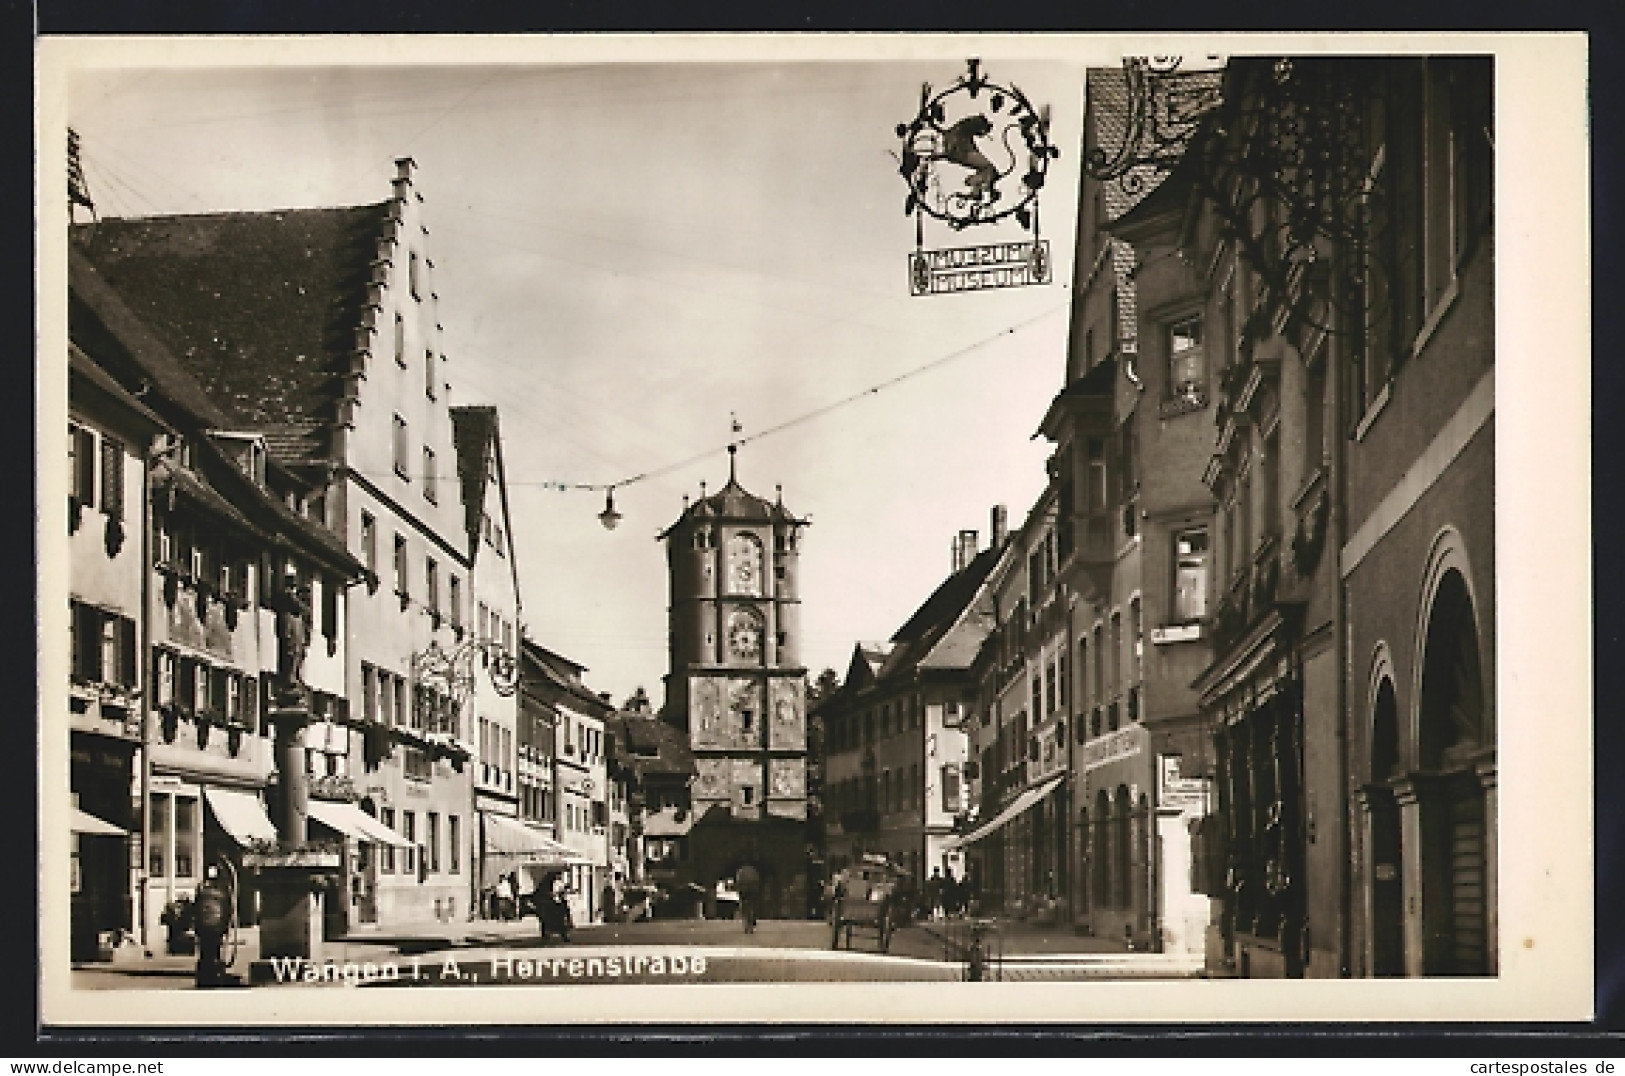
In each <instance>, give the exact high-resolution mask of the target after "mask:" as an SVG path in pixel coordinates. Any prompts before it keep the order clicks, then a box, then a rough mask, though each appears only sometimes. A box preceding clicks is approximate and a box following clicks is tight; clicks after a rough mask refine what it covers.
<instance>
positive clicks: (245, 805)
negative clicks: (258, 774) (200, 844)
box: [203, 788, 276, 848]
mask: <svg viewBox="0 0 1625 1076" xmlns="http://www.w3.org/2000/svg"><path fill="white" fill-rule="evenodd" d="M203 795H204V797H205V798H206V799H208V801H209V809H210V810H212V811H213V812H214V820H215V821H216V822H219V823H220V828H221V829H223V830H225V831H226V832H227V833H229V834H230V835H231V839H232V840H234V841H236V842H237V843H238V844H240V845H242V846H243V847H244V848H247V847H248V846H249V845H251V844H253V843H254V842H255V841H271V842H273V843H274V842H275V841H276V827H275V826H273V825H272V824H271V820H270V819H269V818H267V817H266V816H265V807H264V805H263V804H261V803H260V798H259V797H258V796H256V795H255V794H254V793H252V792H243V791H241V790H239V789H234V788H210V789H205V790H204V793H203Z"/></svg>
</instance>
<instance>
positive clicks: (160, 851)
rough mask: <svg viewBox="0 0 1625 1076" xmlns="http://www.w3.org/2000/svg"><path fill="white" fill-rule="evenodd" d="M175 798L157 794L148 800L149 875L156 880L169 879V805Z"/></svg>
mask: <svg viewBox="0 0 1625 1076" xmlns="http://www.w3.org/2000/svg"><path fill="white" fill-rule="evenodd" d="M172 802H174V798H173V797H172V796H170V795H169V794H168V793H163V792H155V793H153V794H152V796H151V797H150V798H149V799H148V815H149V821H148V825H149V827H150V828H149V829H148V831H147V873H148V874H149V875H151V876H152V877H154V878H168V877H169V805H170V804H171V803H172Z"/></svg>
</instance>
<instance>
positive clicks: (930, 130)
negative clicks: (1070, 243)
mask: <svg viewBox="0 0 1625 1076" xmlns="http://www.w3.org/2000/svg"><path fill="white" fill-rule="evenodd" d="M966 68H967V70H966V72H965V74H963V75H961V76H960V77H959V78H958V79H957V80H955V81H954V82H953V83H952V84H951V85H949V86H948V87H947V88H945V89H942V90H939V91H936V92H933V91H932V88H931V84H930V83H926V84H925V85H924V86H922V87H921V88H920V109H919V112H918V113H917V114H916V115H915V117H914V118H913V119H912V120H911V121H909V122H907V123H900V124H898V125H897V137H898V138H900V139H902V142H903V146H902V153H901V154H900V156H899V158H898V160H899V167H898V173H899V174H900V175H901V176H902V177H903V180H904V182H905V183H907V185H908V195H907V197H906V198H905V200H904V202H903V212H904V213H905V214H906V215H909V216H912V217H914V242H915V251H914V253H913V254H912V255H910V257H909V266H908V269H909V273H908V276H909V290H910V291H911V292H912V293H913V294H915V295H939V294H944V293H948V292H957V291H976V290H981V289H984V288H1008V287H1017V286H1020V285H1024V284H1047V283H1049V281H1050V279H1051V272H1050V258H1049V244H1048V243H1047V242H1045V241H1044V240H1043V239H1041V238H1039V231H1038V201H1039V192H1040V191H1041V190H1042V189H1043V187H1044V181H1045V177H1046V175H1047V174H1048V171H1049V162H1050V161H1051V160H1054V159H1055V158H1056V157H1059V156H1060V150H1058V149H1056V148H1055V147H1054V146H1052V145H1050V141H1049V124H1050V119H1049V107H1048V106H1047V105H1046V106H1044V107H1042V108H1038V109H1035V108H1034V107H1033V105H1032V103H1031V102H1030V101H1028V100H1027V97H1026V95H1025V94H1023V93H1022V92H1021V91H1020V90H1019V89H1017V88H1016V87H1014V86H1011V85H1004V84H1001V83H997V82H994V81H992V80H991V79H989V78H988V77H987V76H986V75H984V74H982V71H981V61H979V60H970V61H968V63H967V65H966ZM926 217H930V218H932V219H933V220H937V221H940V222H942V223H943V224H946V225H947V226H948V227H949V228H951V229H953V230H954V231H956V232H957V231H963V230H965V229H966V228H971V227H976V226H980V225H989V224H998V223H1000V222H1003V221H1006V220H1013V221H1015V222H1016V223H1017V224H1018V225H1020V226H1021V227H1022V228H1023V229H1025V230H1027V231H1030V232H1032V235H1033V238H1032V239H1031V240H1029V241H1025V242H1018V243H992V244H985V245H982V246H975V247H963V248H957V249H949V250H931V251H928V250H926V249H925V218H926Z"/></svg>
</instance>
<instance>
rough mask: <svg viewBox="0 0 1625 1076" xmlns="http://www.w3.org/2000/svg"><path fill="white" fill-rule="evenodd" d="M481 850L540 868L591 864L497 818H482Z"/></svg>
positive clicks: (539, 835) (519, 824) (521, 825)
mask: <svg viewBox="0 0 1625 1076" xmlns="http://www.w3.org/2000/svg"><path fill="white" fill-rule="evenodd" d="M485 850H486V852H488V853H490V854H491V855H497V856H508V857H511V858H513V859H516V860H519V861H521V862H524V863H535V864H541V865H543V866H557V867H562V866H567V865H568V864H571V863H582V864H588V863H591V862H592V860H590V859H588V858H587V857H586V856H583V855H581V854H580V853H579V852H576V851H575V850H573V849H571V848H570V847H569V846H567V845H563V844H560V843H559V842H558V841H555V840H553V839H552V838H551V837H549V836H548V835H547V834H545V833H540V832H538V831H537V830H534V829H531V828H530V827H529V826H527V825H525V824H524V823H523V822H521V821H519V820H518V819H517V818H506V817H504V816H502V815H499V814H488V815H486V816H485Z"/></svg>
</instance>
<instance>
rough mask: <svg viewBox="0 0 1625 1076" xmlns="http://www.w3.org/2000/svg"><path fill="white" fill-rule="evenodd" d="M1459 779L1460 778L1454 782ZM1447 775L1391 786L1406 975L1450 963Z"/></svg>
mask: <svg viewBox="0 0 1625 1076" xmlns="http://www.w3.org/2000/svg"><path fill="white" fill-rule="evenodd" d="M1458 779H1459V778H1458ZM1450 780H1451V778H1449V777H1441V776H1439V775H1437V774H1420V773H1413V774H1409V775H1408V776H1406V777H1405V778H1404V779H1403V780H1400V781H1397V782H1395V783H1394V799H1395V800H1396V802H1397V803H1398V804H1399V815H1400V844H1401V846H1402V848H1401V851H1402V859H1403V868H1402V869H1403V872H1404V894H1405V974H1406V975H1415V976H1420V975H1428V974H1433V973H1436V972H1437V971H1438V970H1439V969H1441V968H1448V967H1450V966H1451V964H1452V962H1453V960H1454V952H1453V951H1452V947H1453V944H1454V933H1453V931H1452V930H1451V929H1450V856H1449V848H1450V811H1449V806H1448V787H1447V786H1448V782H1449V781H1450Z"/></svg>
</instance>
